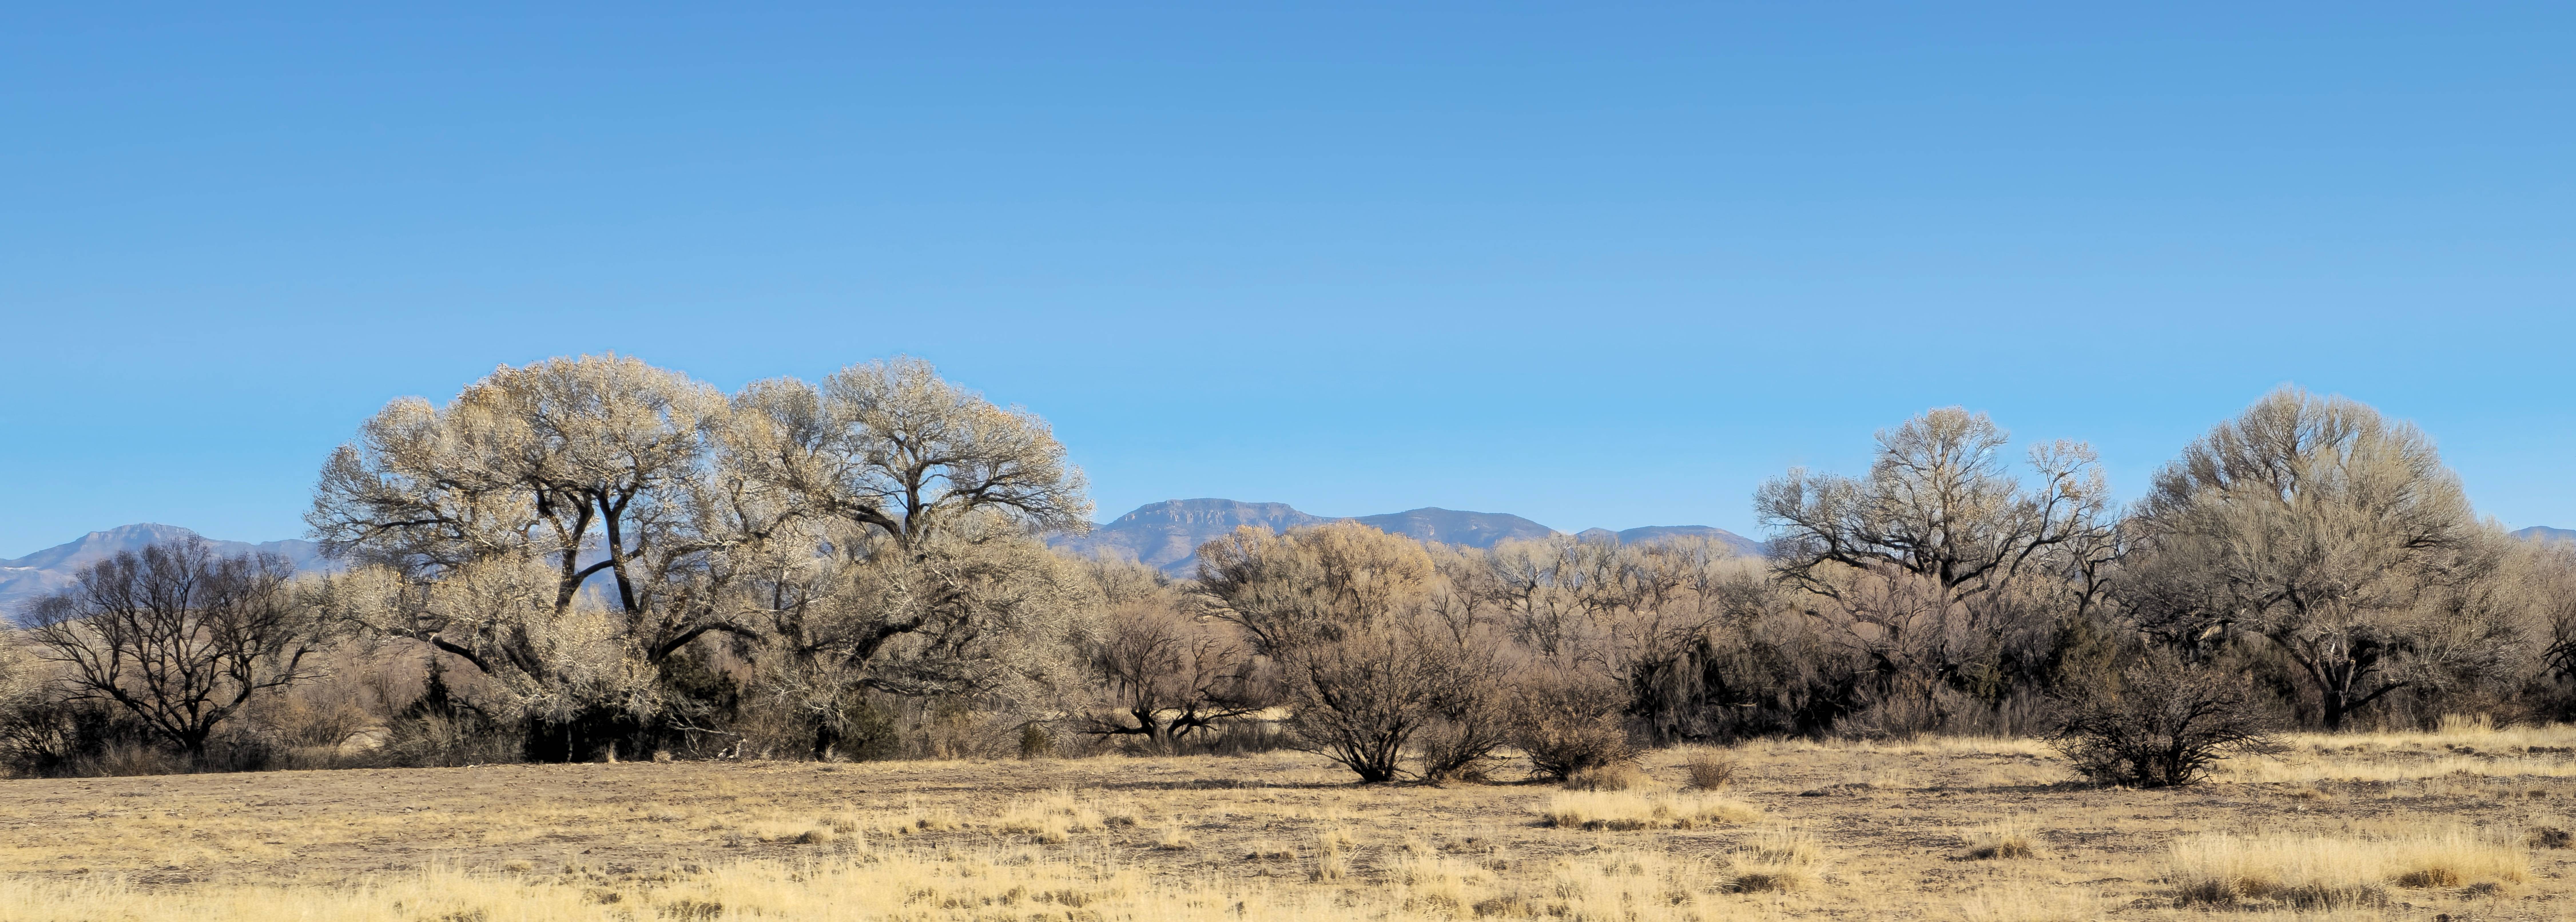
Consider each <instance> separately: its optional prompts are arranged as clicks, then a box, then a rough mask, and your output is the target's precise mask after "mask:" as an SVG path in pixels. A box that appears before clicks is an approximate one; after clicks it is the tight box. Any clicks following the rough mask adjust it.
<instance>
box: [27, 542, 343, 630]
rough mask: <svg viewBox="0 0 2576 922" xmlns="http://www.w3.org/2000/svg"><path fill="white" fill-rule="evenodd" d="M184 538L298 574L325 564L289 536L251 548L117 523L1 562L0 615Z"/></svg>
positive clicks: (316, 548) (317, 551)
mask: <svg viewBox="0 0 2576 922" xmlns="http://www.w3.org/2000/svg"><path fill="white" fill-rule="evenodd" d="M188 538H199V539H204V540H205V542H206V547H207V548H208V549H210V550H213V551H214V552H215V553H218V554H223V555H227V556H233V555H240V554H248V553H252V552H255V551H265V552H267V553H271V554H277V555H279V556H282V557H285V558H286V559H287V561H288V562H289V563H293V564H294V565H295V567H296V569H299V570H301V569H306V568H310V567H314V566H317V565H319V566H327V564H326V563H324V562H323V560H322V548H321V546H320V545H317V544H314V543H313V542H311V541H302V540H296V539H292V538H290V539H287V540H284V541H264V542H261V543H258V544H252V543H250V542H248V541H219V540H214V539H210V538H206V537H205V536H204V535H200V534H197V533H196V532H194V531H190V530H188V529H185V528H180V527H179V526H176V525H162V524H158V523H153V522H144V523H138V524H134V525H121V526H118V527H115V528H111V529H108V530H106V531H94V532H90V533H89V534H86V535H82V536H81V537H79V538H77V539H74V540H72V541H68V542H65V543H62V544H57V545H55V546H53V547H49V548H46V549H44V550H41V551H37V552H35V553H33V554H29V555H27V556H25V557H20V558H18V559H16V560H0V615H5V614H14V613H16V611H17V609H18V606H20V605H22V604H25V603H26V602H27V600H29V599H33V598H36V597H38V596H41V595H44V594H46V593H50V592H54V591H57V590H60V589H62V588H63V587H66V586H69V585H71V584H72V580H73V578H74V576H75V575H76V574H78V573H79V572H80V568H82V567H85V566H88V565H90V564H93V563H97V562H99V561H102V560H106V559H108V558H110V557H114V556H116V555H117V554H119V553H123V552H125V551H139V550H142V549H143V548H144V546H145V545H149V544H156V543H164V542H170V541H182V540H186V539H188ZM0 620H5V618H0Z"/></svg>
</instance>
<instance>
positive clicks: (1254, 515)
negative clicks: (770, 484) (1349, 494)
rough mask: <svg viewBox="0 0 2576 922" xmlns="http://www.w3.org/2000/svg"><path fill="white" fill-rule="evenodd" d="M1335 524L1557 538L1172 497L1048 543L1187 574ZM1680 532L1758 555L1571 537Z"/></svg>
mask: <svg viewBox="0 0 2576 922" xmlns="http://www.w3.org/2000/svg"><path fill="white" fill-rule="evenodd" d="M1337 521H1351V522H1358V523H1360V524H1362V525H1367V526H1369V527H1372V528H1376V529H1378V530H1380V531H1385V532H1388V533H1391V534H1398V535H1404V536H1407V537H1410V538H1414V539H1417V540H1421V541H1438V542H1440V543H1442V544H1458V545H1465V546H1468V547H1493V546H1494V545H1496V544H1500V543H1502V542H1504V541H1510V540H1515V539H1529V538H1545V537H1547V536H1549V535H1554V534H1558V532H1557V531H1556V530H1555V529H1552V528H1549V527H1547V526H1545V525H1541V524H1539V523H1537V522H1533V521H1530V520H1528V519H1525V518H1521V517H1520V516H1517V515H1512V514H1510V513H1507V512H1461V511H1458V510H1455V509H1441V508H1437V507H1430V506H1426V507H1423V508H1421V509H1409V510H1406V511H1403V512H1389V513H1385V514H1383V515H1363V516H1356V517H1353V518H1349V519H1335V518H1329V517H1326V516H1319V515H1310V514H1307V513H1304V512H1299V511H1297V510H1296V509H1295V508H1292V507H1290V506H1289V505H1288V504H1286V503H1247V502H1241V501H1238V500H1231V499H1174V500H1165V501H1163V502H1159V503H1148V504H1146V505H1143V506H1140V507H1137V509H1136V511H1134V512H1130V513H1127V514H1126V515H1122V516H1119V517H1118V518H1116V519H1112V520H1110V521H1108V522H1104V523H1101V524H1100V525H1097V526H1094V527H1093V528H1092V530H1091V533H1090V534H1088V535H1082V536H1078V537H1077V536H1072V535H1059V536H1056V537H1054V538H1051V539H1049V540H1048V542H1047V543H1048V544H1049V545H1052V546H1054V547H1056V548H1058V549H1060V550H1066V551H1072V552H1074V553H1079V554H1100V553H1106V554H1110V555H1113V556H1119V557H1132V558H1134V559H1136V560H1137V561H1140V562H1142V563H1144V564H1146V565H1148V566H1152V567H1155V568H1158V569H1160V570H1162V571H1163V572H1165V573H1170V574H1172V575H1174V576H1188V575H1190V574H1191V573H1193V572H1194V571H1195V569H1196V567H1197V557H1196V555H1197V553H1198V548H1199V545H1201V544H1205V543H1207V542H1209V541H1213V540H1216V539H1217V538H1221V537H1224V536H1225V534H1226V533H1228V532H1231V531H1233V530H1235V529H1236V528H1237V527H1240V526H1244V525H1257V526H1260V527H1262V528H1267V529H1270V530H1271V531H1274V532H1277V531H1286V530H1288V529H1291V528H1299V527H1303V526H1307V525H1321V524H1324V523H1326V522H1337ZM1684 535H1688V536H1693V537H1707V538H1715V539H1717V540H1719V541H1722V542H1725V543H1726V544H1727V545H1728V546H1731V547H1733V548H1735V549H1736V551H1737V552H1738V553H1744V554H1760V553H1762V543H1761V542H1758V541H1755V540H1753V539H1751V538H1747V537H1744V536H1743V535H1739V534H1736V533H1734V532H1731V531H1727V530H1726V529H1723V528H1713V527H1710V526H1707V525H1650V526H1647V527H1644V528H1631V529H1628V530H1626V531H1616V532H1614V531H1611V530H1609V529H1606V528H1589V529H1585V530H1583V531H1581V532H1577V533H1576V534H1575V537H1577V538H1582V539H1584V540H1587V541H1595V540H1609V539H1617V540H1619V541H1624V542H1637V541H1658V540H1663V539H1666V538H1673V537H1679V536H1684Z"/></svg>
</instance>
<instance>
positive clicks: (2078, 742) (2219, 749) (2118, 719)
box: [2048, 651, 2273, 787]
mask: <svg viewBox="0 0 2576 922" xmlns="http://www.w3.org/2000/svg"><path fill="white" fill-rule="evenodd" d="M2270 729H2271V721H2270V720H2269V718H2268V717H2267V716H2266V715H2265V714H2264V713H2263V712H2262V710H2261V709H2260V708H2259V707H2258V706H2257V705H2256V703H2255V701H2254V695H2253V690H2252V688H2251V687H2250V686H2249V685H2248V683H2247V681H2246V680H2245V678H2244V677H2243V676H2241V675H2237V674H2233V673H2225V672H2221V671H2220V670H2216V669H2210V668H2206V667H2196V666H2192V665H2189V664H2185V663H2183V662H2182V661H2181V660H2180V659H2178V658H2176V657H2174V656H2172V655H2171V654H2167V653H2163V652H2160V651H2159V652H2154V653H2150V654H2148V655H2147V656H2146V657H2145V658H2144V659H2143V660H2142V661H2140V662H2139V663H2137V664H2135V665H2132V666H2130V667H2129V668H2128V669H2126V670H2123V671H2122V673H2121V683H2120V687H2119V688H2115V689H2108V690H2103V691H2099V692H2095V693H2092V694H2089V695H2085V696H2083V697H2081V698H2078V699H2076V700H2074V701H2071V702H2070V707H2069V709H2068V712H2067V715H2066V717H2065V718H2064V719H2063V720H2062V721H2060V722H2059V723H2058V725H2057V727H2056V729H2055V730H2054V731H2052V732H2051V733H2050V734H2049V735H2048V741H2049V744H2050V745H2051V746H2054V747H2056V749H2057V751H2058V752H2060V753H2063V754H2064V755H2065V756H2066V759H2067V761H2069V762H2072V763H2074V767H2075V770H2076V771H2077V772H2079V773H2081V774H2083V775H2084V776H2085V777H2086V778H2089V779H2092V780H2093V781H2096V782H2099V783H2102V784H2128V785H2135V786H2137V787H2166V786H2170V785H2183V784H2190V783H2192V782H2194V781H2197V780H2199V779H2200V777H2201V776H2202V775H2203V774H2204V773H2206V772H2207V771H2208V770H2209V768H2210V766H2212V765H2214V764H2216V763H2217V762H2218V761H2219V760H2222V759H2225V758H2228V757H2230V756H2234V755H2240V754H2247V753H2256V752H2266V751H2270V750H2271V749H2272V748H2273V747H2272V742H2271V737H2270Z"/></svg>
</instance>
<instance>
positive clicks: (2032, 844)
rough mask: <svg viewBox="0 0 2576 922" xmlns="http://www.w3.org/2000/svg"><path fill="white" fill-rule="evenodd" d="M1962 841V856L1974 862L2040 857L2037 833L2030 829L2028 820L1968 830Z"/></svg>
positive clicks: (2001, 822)
mask: <svg viewBox="0 0 2576 922" xmlns="http://www.w3.org/2000/svg"><path fill="white" fill-rule="evenodd" d="M1965 838H1966V839H1967V840H1968V851H1967V855H1966V857H1967V858H1969V859H1971V860H1975V861H1991V860H1995V859H1998V858H2037V857H2039V856H2040V847H2039V832H2038V830H2036V829H2033V828H2031V826H2030V823H2029V821H2028V820H2023V819H2005V820H1997V821H1995V822H1992V823H1987V824H1985V825H1983V826H1979V827H1977V828H1975V829H1973V830H1970V831H1969V832H1968V834H1967V836H1966V837H1965Z"/></svg>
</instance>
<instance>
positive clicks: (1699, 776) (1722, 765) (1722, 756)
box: [1682, 749, 1736, 791]
mask: <svg viewBox="0 0 2576 922" xmlns="http://www.w3.org/2000/svg"><path fill="white" fill-rule="evenodd" d="M1735 765H1736V762H1735V754H1734V753H1732V752H1728V751H1726V750H1723V749H1693V750H1691V751H1690V754H1689V755H1687V756H1685V757H1683V759H1682V771H1683V773H1684V774H1686V775H1688V776H1689V778H1690V787H1691V789H1692V790H1696V791H1714V790H1717V789H1719V788H1722V787H1725V786H1727V785H1728V784H1732V783H1734V781H1735Z"/></svg>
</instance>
